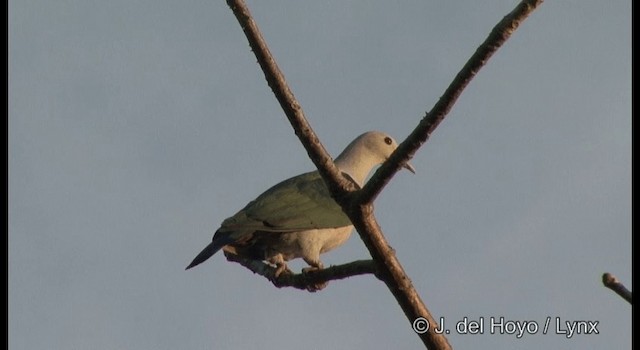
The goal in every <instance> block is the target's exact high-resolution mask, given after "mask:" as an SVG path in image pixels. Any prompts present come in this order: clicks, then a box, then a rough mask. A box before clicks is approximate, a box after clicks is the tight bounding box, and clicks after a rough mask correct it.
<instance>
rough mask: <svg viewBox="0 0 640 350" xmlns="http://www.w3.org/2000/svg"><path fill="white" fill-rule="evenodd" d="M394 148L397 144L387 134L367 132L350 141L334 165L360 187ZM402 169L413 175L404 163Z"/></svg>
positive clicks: (410, 166) (411, 168)
mask: <svg viewBox="0 0 640 350" xmlns="http://www.w3.org/2000/svg"><path fill="white" fill-rule="evenodd" d="M396 148H398V143H397V142H396V140H394V139H393V137H391V136H390V135H388V134H387V133H384V132H381V131H369V132H365V133H364V134H362V135H360V136H358V137H356V138H355V139H354V140H353V141H351V143H350V144H349V145H348V146H347V147H346V148H345V149H344V151H342V153H340V155H339V156H338V157H337V158H336V160H335V163H336V165H337V166H338V168H340V170H342V171H343V172H345V173H347V174H349V175H350V176H351V177H352V178H353V179H354V180H356V182H358V184H359V185H361V186H362V184H363V182H364V180H365V178H366V177H367V176H368V175H369V173H370V172H371V170H372V169H373V168H374V167H375V166H377V165H380V164H382V163H383V162H384V161H385V160H387V159H388V158H389V156H391V153H393V151H395V149H396ZM404 167H405V168H406V169H408V170H409V171H411V172H412V173H415V170H414V168H413V166H412V165H411V164H409V163H406V164H405V166H404Z"/></svg>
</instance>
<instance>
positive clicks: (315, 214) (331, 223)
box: [187, 131, 415, 276]
mask: <svg viewBox="0 0 640 350" xmlns="http://www.w3.org/2000/svg"><path fill="white" fill-rule="evenodd" d="M396 147H398V144H397V143H396V141H394V139H393V138H391V136H389V135H387V134H385V133H383V132H379V131H369V132H366V133H364V134H362V135H360V136H358V137H357V138H356V139H355V140H353V141H352V142H351V143H350V144H349V145H348V146H347V148H345V149H344V151H342V153H340V155H339V156H338V158H336V159H335V164H336V166H337V167H338V169H340V171H341V172H342V173H343V174H344V175H345V176H346V177H347V178H348V179H350V180H352V181H353V182H355V183H356V184H357V185H358V186H359V187H360V188H362V186H363V184H364V181H365V179H366V178H367V176H368V175H369V173H370V172H371V170H372V169H373V168H374V167H376V166H377V165H380V164H382V162H384V161H385V160H386V159H387V158H389V156H390V155H391V153H392V152H393V151H394V150H395V149H396ZM405 168H407V169H408V170H410V171H411V172H413V173H415V171H414V169H413V167H412V166H411V165H410V164H409V163H407V164H406V165H405ZM352 231H353V225H352V224H351V221H350V220H349V218H348V217H347V215H346V214H345V213H344V212H343V211H342V209H341V208H340V206H339V205H338V203H336V202H335V201H334V200H333V198H331V195H330V194H329V189H328V188H327V186H326V185H325V183H324V181H323V180H322V177H320V174H319V173H318V172H317V171H313V172H310V173H305V174H302V175H298V176H295V177H292V178H290V179H288V180H285V181H283V182H280V183H279V184H277V185H275V186H273V187H271V188H270V189H268V190H267V191H266V192H264V193H263V194H261V195H260V196H258V198H256V199H255V200H254V201H251V202H249V204H247V205H246V206H245V207H244V208H243V209H242V210H240V211H239V212H238V213H236V214H235V215H234V216H232V217H230V218H228V219H226V220H224V221H223V222H222V225H221V226H220V228H219V229H218V230H217V231H216V233H215V234H214V235H213V240H212V242H211V243H209V245H208V246H207V247H206V248H204V250H202V252H200V254H198V256H196V257H195V259H193V261H192V262H191V264H189V266H187V269H190V268H192V267H194V266H196V265H198V264H200V263H202V262H204V261H205V260H207V259H209V258H210V257H211V256H212V255H213V254H215V253H216V252H217V251H218V250H220V249H222V248H224V250H225V251H227V252H229V253H232V254H237V255H239V256H242V257H245V258H249V259H255V260H262V261H267V262H269V263H271V264H273V265H275V266H276V268H277V270H276V276H279V275H280V274H281V273H282V272H283V271H285V270H286V271H288V268H287V265H286V262H287V261H289V260H291V259H295V258H302V259H304V261H305V262H306V263H307V264H309V266H311V267H310V268H307V269H303V271H308V270H313V269H322V268H323V264H322V262H321V261H320V254H322V253H326V252H328V251H330V250H333V249H335V248H337V247H339V246H340V245H342V244H344V243H345V242H346V241H347V239H348V238H349V236H350V235H351V232H352Z"/></svg>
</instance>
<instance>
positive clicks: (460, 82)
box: [358, 0, 543, 203]
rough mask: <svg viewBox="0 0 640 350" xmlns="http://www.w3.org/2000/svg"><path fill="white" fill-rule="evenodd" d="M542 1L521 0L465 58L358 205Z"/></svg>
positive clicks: (419, 142)
mask: <svg viewBox="0 0 640 350" xmlns="http://www.w3.org/2000/svg"><path fill="white" fill-rule="evenodd" d="M542 2H543V0H524V1H521V2H520V4H518V6H516V8H515V9H514V10H513V11H511V12H510V13H509V14H508V15H506V16H505V17H504V18H503V19H502V20H501V21H500V22H499V23H498V24H497V25H496V26H495V27H493V30H491V33H490V34H489V36H488V37H487V39H486V40H485V41H484V42H483V43H482V44H481V45H480V46H479V47H478V49H476V52H475V53H474V54H473V55H472V56H471V58H469V60H468V61H467V63H466V64H465V65H464V67H462V69H461V70H460V72H458V74H457V75H456V77H455V78H454V79H453V81H452V82H451V84H450V85H449V87H448V88H447V90H446V91H445V92H444V94H443V95H442V96H441V97H440V99H439V100H438V102H437V103H436V104H435V105H434V106H433V108H432V109H431V111H430V112H428V113H427V114H426V115H425V117H424V118H422V120H421V121H420V123H419V124H418V126H417V127H416V128H415V129H414V130H413V132H411V134H410V135H409V136H408V137H407V139H406V140H404V141H403V142H402V143H400V145H399V146H398V148H397V149H396V150H395V152H393V154H392V155H391V157H389V159H388V160H387V161H386V162H385V163H384V164H382V166H380V168H378V170H377V171H376V172H375V174H374V175H373V176H372V177H371V179H370V180H369V181H368V182H367V184H366V185H365V186H364V188H363V189H362V191H360V194H359V195H358V196H359V198H358V201H359V202H360V203H368V202H371V201H373V200H374V199H375V198H376V197H377V196H378V195H379V194H380V192H381V191H382V189H383V188H384V186H386V185H387V183H389V181H390V180H391V178H392V177H393V176H394V175H395V173H396V172H398V170H400V169H401V168H402V166H403V165H404V164H405V163H406V162H408V161H409V159H411V158H413V155H414V154H415V153H416V151H417V150H418V149H419V148H420V147H421V146H422V144H424V143H425V142H426V141H427V139H428V138H429V136H430V135H431V133H432V132H433V131H434V130H435V128H436V127H438V125H439V124H440V122H442V120H443V119H444V117H445V116H446V115H447V114H448V113H449V111H450V110H451V108H452V107H453V105H454V104H455V103H456V101H457V100H458V97H460V95H461V94H462V91H463V90H464V89H465V88H466V87H467V85H469V83H470V82H471V79H473V78H474V77H475V76H476V74H477V73H478V71H479V70H480V68H482V67H483V66H484V65H485V64H486V63H487V61H488V60H489V58H491V56H492V55H493V54H494V53H495V52H496V51H497V50H498V49H499V48H500V47H501V46H502V45H503V44H504V43H505V42H506V41H507V39H509V37H511V34H513V32H515V30H516V29H518V27H519V26H520V24H521V23H522V22H523V21H524V20H525V19H526V18H527V17H528V16H529V14H531V12H533V11H534V10H535V9H536V8H537V7H538V6H539V5H541V4H542Z"/></svg>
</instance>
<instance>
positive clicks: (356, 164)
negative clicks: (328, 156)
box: [335, 150, 380, 188]
mask: <svg viewBox="0 0 640 350" xmlns="http://www.w3.org/2000/svg"><path fill="white" fill-rule="evenodd" d="M355 153H357V152H355ZM355 153H353V152H347V150H345V152H342V153H341V154H340V155H339V156H338V157H337V158H336V159H335V164H336V166H337V167H338V169H340V171H342V172H343V173H347V174H348V175H349V176H350V177H351V178H352V179H353V180H354V181H355V182H356V183H357V184H358V186H360V187H361V188H362V187H363V186H364V180H366V179H367V176H369V173H370V172H371V169H373V167H375V166H376V165H378V164H380V162H379V161H377V159H375V158H372V157H366V156H362V154H360V156H359V157H355V156H353V154H355Z"/></svg>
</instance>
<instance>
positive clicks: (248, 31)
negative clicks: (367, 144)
mask: <svg viewBox="0 0 640 350" xmlns="http://www.w3.org/2000/svg"><path fill="white" fill-rule="evenodd" d="M541 3H542V0H537V1H534V0H524V1H522V2H521V3H520V4H519V5H518V6H517V7H516V9H515V10H514V11H512V12H511V13H510V14H509V15H507V16H506V17H505V18H504V19H503V20H502V21H501V22H500V23H499V24H498V26H496V28H494V30H493V31H492V32H491V34H490V35H489V38H488V39H487V40H486V41H485V43H484V44H483V45H481V46H480V48H478V50H477V51H476V54H475V55H474V56H472V59H471V60H470V61H469V62H468V63H467V64H466V65H465V66H464V68H463V70H462V71H461V72H460V73H459V74H458V76H456V78H455V79H454V82H453V83H452V84H451V86H450V87H449V88H448V89H447V90H446V91H445V93H444V95H443V96H442V97H441V98H440V100H439V101H438V103H437V104H436V105H435V106H434V108H433V109H432V111H431V112H429V113H428V114H427V115H426V116H425V117H424V118H423V120H422V121H421V122H420V123H419V125H418V127H417V128H416V129H415V130H414V131H413V132H412V133H411V135H409V137H408V138H407V139H406V140H405V141H404V142H402V143H401V144H400V146H399V147H398V149H397V150H396V152H394V154H393V155H392V156H391V158H390V159H388V160H387V161H386V162H385V163H384V164H383V165H382V166H381V168H380V169H379V170H378V171H377V172H376V174H375V175H374V178H373V179H372V180H373V181H371V180H370V181H369V183H368V184H367V185H366V186H365V188H364V189H363V190H361V191H358V192H356V195H357V196H358V198H354V196H353V195H350V193H349V192H347V191H353V190H354V188H353V186H351V185H350V184H349V183H348V182H347V181H346V180H345V179H344V178H343V177H342V176H341V174H340V172H339V170H338V169H337V168H336V166H335V164H333V161H332V159H331V157H330V156H329V155H328V154H327V152H326V150H325V149H324V147H323V146H322V145H321V144H320V142H319V140H318V138H317V136H316V135H315V133H314V132H313V131H312V130H311V127H310V126H309V124H308V122H307V121H306V119H305V118H304V113H303V112H302V108H301V107H300V105H299V103H298V102H297V101H296V100H295V97H294V96H293V93H291V91H290V89H289V88H288V86H287V84H286V81H285V79H284V77H283V75H282V73H281V72H280V70H279V68H278V67H277V65H276V64H275V60H274V59H273V57H272V56H271V54H270V52H269V49H268V47H267V45H266V44H265V42H264V40H263V38H262V35H261V34H260V31H259V29H258V27H257V25H256V24H255V22H254V21H253V19H252V18H251V14H250V12H249V10H248V8H247V7H246V5H245V4H244V2H243V1H242V0H227V4H228V5H229V7H230V8H231V9H232V11H233V12H234V14H235V16H236V18H237V19H238V21H239V23H240V25H241V26H242V29H243V31H244V32H245V35H246V36H247V39H248V41H249V44H250V46H251V48H252V50H253V52H254V54H255V55H256V57H257V59H258V63H259V64H260V66H261V68H262V70H263V72H264V74H265V78H266V79H267V82H268V84H269V86H270V87H271V89H272V90H273V92H274V94H275V96H276V98H277V99H278V101H279V103H280V105H281V106H282V108H283V110H284V112H285V114H286V115H287V118H288V119H289V122H290V123H291V125H292V126H293V128H294V130H295V132H296V135H297V136H298V138H299V139H300V141H301V143H302V144H303V146H304V147H305V149H306V150H307V153H308V154H309V157H310V158H311V160H312V161H313V163H314V164H315V165H316V167H317V168H318V171H319V172H320V174H321V175H322V178H323V180H324V181H325V183H326V184H327V186H328V187H329V190H330V192H331V195H332V196H333V198H334V199H335V200H336V201H337V202H338V203H339V204H340V205H341V206H342V208H343V210H344V211H345V213H346V214H347V215H348V216H349V219H350V220H351V222H352V223H353V224H354V226H355V227H356V229H357V231H358V234H359V235H360V237H361V238H362V240H363V242H364V243H365V245H366V247H367V248H368V249H369V252H370V253H371V256H372V257H373V261H374V262H375V263H376V266H377V271H378V273H377V276H379V277H380V278H381V279H382V280H383V281H384V282H385V283H386V285H387V287H388V288H389V290H390V291H391V292H392V294H393V295H394V297H395V298H396V300H397V301H398V303H399V305H400V306H401V307H402V309H403V311H404V312H405V315H406V317H407V318H408V319H409V322H411V323H413V321H414V320H415V319H417V318H418V317H424V318H426V319H427V320H428V321H429V323H430V324H431V326H432V327H431V328H430V329H429V331H428V332H426V333H423V334H419V336H420V339H421V340H422V342H423V343H424V344H425V345H426V346H427V348H430V349H450V348H451V346H450V345H449V343H448V342H447V339H446V338H445V337H444V336H443V335H442V334H438V333H436V332H434V329H435V328H437V323H436V322H435V320H434V319H433V317H431V315H430V313H429V311H428V310H427V308H426V306H425V305H424V303H423V302H422V300H421V299H420V296H419V295H418V293H417V292H416V291H415V289H414V288H413V285H412V284H411V281H410V279H409V277H408V276H407V275H406V273H405V272H404V270H403V268H402V266H401V265H400V262H399V261H398V260H397V258H396V257H395V254H394V252H393V249H392V248H391V247H390V246H389V244H388V243H387V241H386V239H385V238H384V236H383V235H382V232H381V230H380V227H379V226H378V224H377V222H376V221H375V217H374V216H373V204H372V203H373V200H375V198H376V197H377V195H378V194H379V193H380V191H381V190H382V188H383V187H384V186H385V185H386V184H387V183H388V182H389V181H390V179H391V177H392V176H393V175H394V174H395V173H396V172H397V171H398V170H399V169H400V167H401V165H402V164H405V163H406V162H407V161H408V160H409V159H410V158H411V157H412V156H413V154H414V153H415V152H416V151H417V149H418V148H420V146H421V145H422V144H423V143H424V142H426V140H427V139H428V137H429V135H430V133H431V132H432V131H433V130H434V129H435V128H436V127H437V126H438V124H439V123H440V122H441V121H442V120H443V119H444V117H445V115H446V114H447V113H448V112H449V110H451V108H452V106H453V104H454V103H455V101H456V100H457V98H458V97H459V96H460V94H461V93H462V90H463V89H464V87H466V85H468V83H469V82H470V81H471V79H472V78H473V77H474V76H475V74H476V73H477V71H478V70H479V69H480V67H482V66H483V65H484V63H485V62H486V60H487V59H488V58H489V57H490V56H491V55H492V54H493V53H494V52H495V51H496V50H497V49H498V48H499V47H500V46H501V45H502V44H503V43H504V42H505V41H506V40H507V39H508V38H509V36H510V35H511V33H512V32H513V31H514V30H515V29H516V28H517V27H518V26H519V23H520V22H521V21H522V20H524V19H525V18H526V17H527V16H528V14H529V13H531V12H532V11H533V10H534V9H535V8H536V7H537V6H538V5H540V4H541ZM252 271H253V270H252Z"/></svg>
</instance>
